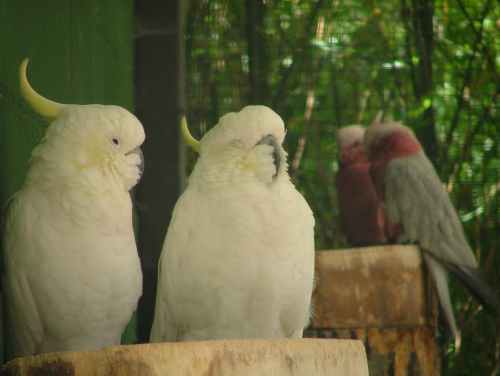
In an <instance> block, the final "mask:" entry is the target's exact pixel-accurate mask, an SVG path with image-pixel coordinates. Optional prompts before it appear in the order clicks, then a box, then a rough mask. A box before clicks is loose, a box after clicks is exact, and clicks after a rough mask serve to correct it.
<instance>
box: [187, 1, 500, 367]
mask: <svg viewBox="0 0 500 376" xmlns="http://www.w3.org/2000/svg"><path fill="white" fill-rule="evenodd" d="M257 2H259V3H261V6H262V7H263V9H264V11H263V12H262V13H258V14H257V15H252V17H250V16H249V15H248V14H247V13H246V9H247V8H246V7H245V3H246V2H243V1H234V0H233V1H229V0H213V1H212V0H211V1H208V0H192V1H191V2H190V9H189V12H188V18H187V36H186V37H187V49H186V53H187V59H186V61H187V68H188V69H187V94H188V114H189V117H190V123H191V127H192V128H193V129H195V133H198V135H202V134H203V133H204V132H205V131H206V129H208V128H209V127H211V126H213V125H214V124H215V123H216V122H217V119H218V118H219V116H220V115H222V114H223V113H226V112H228V111H238V110H239V109H240V108H241V107H243V106H244V105H246V104H248V103H250V101H251V100H250V98H255V95H252V94H255V93H252V92H251V90H252V86H251V83H250V73H251V72H250V70H251V64H250V61H252V59H257V60H258V59H260V61H261V62H262V59H264V60H265V61H264V62H263V63H262V64H263V66H265V67H267V70H266V71H265V72H259V75H258V79H259V80H260V82H261V83H262V84H263V85H264V87H267V88H269V89H268V92H266V93H264V94H261V96H260V97H259V98H258V99H259V100H258V101H257V102H258V103H261V104H266V105H269V106H271V107H272V108H273V109H274V110H275V111H277V112H278V113H279V114H280V115H281V116H282V118H283V119H284V120H285V123H286V125H287V128H288V134H287V139H286V145H285V147H286V149H287V150H288V152H289V159H290V165H291V166H290V172H291V175H292V177H293V179H294V181H295V183H296V185H297V187H298V189H299V190H300V191H301V192H302V193H303V194H304V196H305V197H306V199H307V200H308V202H309V203H310V205H311V206H312V208H313V210H314V213H315V215H316V223H317V225H316V244H317V248H318V249H333V248H339V247H343V246H345V245H346V244H345V242H344V240H343V238H342V235H341V234H340V231H339V228H338V227H339V226H338V215H337V211H336V208H337V203H336V193H335V187H334V177H335V173H336V170H337V163H336V157H337V149H336V144H335V131H336V129H337V128H339V127H341V126H345V125H348V124H353V123H361V124H369V123H370V122H371V121H372V119H373V118H374V117H375V115H376V113H377V112H378V111H379V110H383V111H384V113H385V114H389V115H391V116H393V117H394V118H395V119H398V120H401V121H403V122H404V123H406V124H407V125H409V126H411V127H413V128H414V129H415V130H416V132H417V134H418V135H419V136H420V138H421V140H422V142H423V144H424V147H425V148H426V149H427V151H428V152H429V153H430V155H431V157H432V159H433V160H434V162H435V164H436V167H437V170H438V172H439V174H440V176H441V178H442V180H443V182H444V183H445V184H446V186H447V187H448V189H449V191H450V194H451V197H452V199H453V201H454V203H455V204H456V207H457V209H458V210H459V213H460V215H461V218H462V220H463V223H464V226H465V230H466V232H467V235H468V238H469V240H470V244H471V246H472V248H473V249H474V251H475V252H476V254H477V257H478V259H479V260H480V263H481V266H482V267H483V269H484V271H485V275H486V277H487V279H488V280H489V281H490V284H491V285H492V286H498V281H499V280H500V275H499V272H498V271H497V270H499V269H498V266H499V264H500V260H499V257H498V256H497V255H496V254H495V251H497V250H500V246H499V245H500V239H499V234H500V205H499V203H500V183H499V181H500V179H499V175H500V146H499V145H500V142H499V141H500V128H499V127H498V124H499V121H498V120H499V119H498V114H499V105H498V103H499V101H498V92H499V89H500V79H499V73H498V71H499V65H500V58H499V52H500V51H499V49H500V43H499V38H498V31H499V28H500V7H498V4H496V2H495V1H492V0H486V1H482V2H481V1H475V0H457V1H453V2H450V1H449V0H438V1H435V2H431V1H425V0H419V1H412V2H408V1H407V0H400V1H395V0H390V1H383V2H382V1H379V2H375V1H369V2H360V1H354V0H347V1H322V0H307V1H297V0H281V1H278V0H267V1H263V0H260V1H257ZM259 17H261V18H259ZM247 24H250V25H263V26H262V28H261V29H259V31H258V32H259V33H261V42H260V43H261V44H262V45H261V46H260V49H259V48H258V49H257V52H253V55H252V56H249V48H248V46H249V43H250V41H249V40H248V34H247V33H246V26H247ZM254 102H255V101H254ZM196 131H197V132H196ZM302 144H303V145H304V148H302V146H300V145H302ZM452 292H453V299H454V302H455V310H456V312H457V317H458V320H459V322H460V324H461V326H462V328H463V338H464V343H463V349H462V351H461V352H460V353H455V352H454V351H453V349H449V351H448V356H447V357H446V359H445V362H444V370H443V371H444V374H446V375H486V374H493V373H492V372H494V370H495V369H496V367H499V362H500V344H499V343H497V340H496V337H495V332H496V330H495V329H496V327H495V322H494V320H492V319H491V318H490V317H489V316H487V315H486V314H485V313H484V312H482V311H481V310H480V308H479V306H478V305H477V304H476V303H475V302H474V301H473V300H472V299H471V298H470V297H469V296H468V295H467V294H465V293H464V292H463V290H462V289H461V288H460V287H457V288H454V289H453V291H452ZM478 350H479V351H478ZM497 371H498V370H497Z"/></svg>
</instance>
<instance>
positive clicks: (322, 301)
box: [306, 245, 440, 376]
mask: <svg viewBox="0 0 500 376" xmlns="http://www.w3.org/2000/svg"><path fill="white" fill-rule="evenodd" d="M313 307H314V313H313V321H312V325H311V327H310V328H309V329H308V330H307V332H306V336H308V337H322V338H351V339H352V338H355V339H360V340H362V341H363V342H364V344H365V347H366V349H367V352H368V365H369V368H370V375H371V376H393V375H398V376H410V375H411V376H420V375H421V376H437V375H439V374H440V354H439V347H438V344H437V340H436V326H437V312H438V306H437V299H436V297H435V294H434V293H433V285H432V283H431V281H430V279H429V278H428V277H427V275H426V271H425V267H424V263H423V261H422V257H421V254H420V250H419V249H418V248H417V247H415V246H405V245H394V246H380V247H366V248H356V249H343V250H335V251H319V252H316V287H315V290H314V293H313Z"/></svg>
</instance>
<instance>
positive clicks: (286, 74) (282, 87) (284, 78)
mask: <svg viewBox="0 0 500 376" xmlns="http://www.w3.org/2000/svg"><path fill="white" fill-rule="evenodd" d="M324 3H325V0H318V1H317V2H316V5H315V6H314V8H313V9H312V10H311V13H310V14H309V17H308V21H307V24H306V27H305V30H304V34H303V36H302V38H301V40H299V41H298V42H297V45H296V47H295V49H294V51H293V54H292V63H291V64H290V65H289V66H288V67H287V68H285V69H284V71H283V70H282V72H280V75H281V80H280V82H279V83H278V85H277V89H276V92H275V94H274V97H273V99H272V102H271V103H272V106H273V108H274V109H276V110H278V108H279V107H280V105H281V102H282V101H283V100H284V99H285V98H286V96H285V95H284V94H285V91H286V89H287V85H288V80H289V79H290V76H291V74H292V72H293V71H294V70H295V67H296V65H297V61H298V60H299V56H300V55H301V54H303V53H304V50H306V48H305V47H306V46H307V45H308V43H309V38H310V35H311V33H312V31H313V28H314V27H315V26H316V19H317V18H318V14H319V12H320V10H321V8H322V6H323V4H324ZM278 112H279V111H278Z"/></svg>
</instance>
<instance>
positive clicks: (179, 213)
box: [151, 106, 314, 342]
mask: <svg viewBox="0 0 500 376" xmlns="http://www.w3.org/2000/svg"><path fill="white" fill-rule="evenodd" d="M182 124H183V134H184V136H185V138H186V139H187V141H188V143H189V144H190V145H191V146H192V147H193V148H194V149H195V150H196V151H198V152H199V159H198V161H197V163H196V165H195V167H194V170H193V172H192V174H191V176H190V178H189V183H188V186H187V188H186V190H185V192H184V193H183V194H182V196H181V197H180V198H179V200H178V201H177V204H176V206H175V209H174V212H173V214H172V219H171V222H170V226H169V228H168V231H167V235H166V239H165V242H164V244H163V250H162V254H161V256H160V261H159V271H158V273H159V275H158V290H157V297H156V309H155V318H154V322H153V328H152V331H151V341H152V342H161V341H186V340H209V339H227V338H287V337H288V338H300V337H302V331H303V329H304V327H305V326H306V325H307V323H308V320H309V315H310V313H309V310H310V301H311V293H312V288H313V274H314V231H313V229H314V219H313V215H312V212H311V209H310V208H309V206H308V204H307V202H306V201H305V200H304V198H303V197H302V195H301V194H300V193H299V192H298V191H297V190H296V189H295V187H294V185H293V184H292V183H291V181H290V177H289V176H288V172H287V161H286V152H285V151H284V149H283V147H282V142H283V139H284V136H285V129H284V125H283V121H282V120H281V118H280V117H279V116H278V115H277V114H276V113H275V112H273V111H272V110H271V109H269V108H268V107H265V106H248V107H245V108H243V109H242V110H241V112H238V113H229V114H226V115H224V116H223V117H222V118H221V119H220V120H219V123H218V124H217V125H216V126H215V127H214V128H212V129H211V130H210V131H209V132H207V133H206V134H205V136H204V137H203V138H202V139H201V141H200V142H198V141H196V140H195V139H194V138H192V137H191V135H190V134H189V131H188V130H187V125H186V123H185V120H184V121H183V123H182Z"/></svg>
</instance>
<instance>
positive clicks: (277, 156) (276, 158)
mask: <svg viewBox="0 0 500 376" xmlns="http://www.w3.org/2000/svg"><path fill="white" fill-rule="evenodd" d="M263 144H265V145H270V146H272V147H273V162H274V166H275V167H276V172H275V174H274V176H273V177H276V175H278V172H279V170H280V166H281V150H280V149H281V147H280V145H279V144H278V141H277V140H276V137H274V136H273V135H272V134H268V135H267V136H264V137H262V139H261V140H260V141H259V142H257V145H263Z"/></svg>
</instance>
